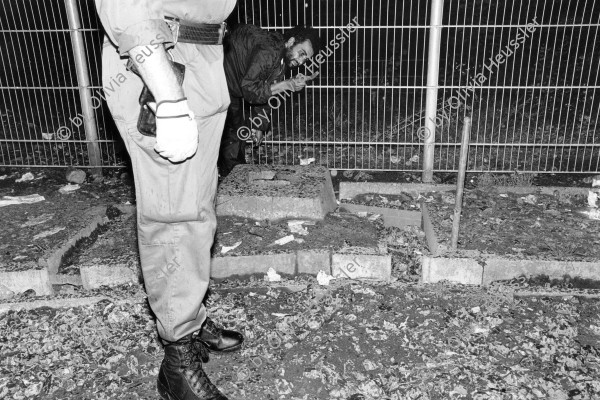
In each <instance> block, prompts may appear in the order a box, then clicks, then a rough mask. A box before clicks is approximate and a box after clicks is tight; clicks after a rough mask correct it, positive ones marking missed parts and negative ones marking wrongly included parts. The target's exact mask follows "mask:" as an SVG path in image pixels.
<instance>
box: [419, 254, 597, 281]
mask: <svg viewBox="0 0 600 400" xmlns="http://www.w3.org/2000/svg"><path fill="white" fill-rule="evenodd" d="M421 266H422V271H421V282H422V283H436V282H440V281H449V282H454V283H460V284H465V285H483V286H485V285H489V284H490V283H492V282H495V281H503V280H510V279H513V278H518V277H521V276H526V277H536V276H541V275H545V276H548V277H550V278H555V279H562V278H564V277H567V276H568V277H570V278H579V279H586V280H591V281H600V260H599V261H556V260H514V259H509V258H503V257H499V256H489V258H486V259H483V260H480V259H478V260H475V259H473V258H456V257H430V256H423V258H422V264H421Z"/></svg>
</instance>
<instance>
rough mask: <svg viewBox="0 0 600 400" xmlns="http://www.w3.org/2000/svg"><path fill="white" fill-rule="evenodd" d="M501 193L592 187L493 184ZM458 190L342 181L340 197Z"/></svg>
mask: <svg viewBox="0 0 600 400" xmlns="http://www.w3.org/2000/svg"><path fill="white" fill-rule="evenodd" d="M493 187H494V188H495V189H496V190H497V191H498V192H499V193H508V192H510V193H516V194H535V193H542V194H549V195H553V194H555V193H560V194H566V195H587V193H588V192H589V191H590V189H591V187H559V186H493ZM450 190H456V185H436V184H433V183H431V184H429V183H389V182H340V190H339V199H340V200H345V199H352V198H354V197H356V196H358V195H360V194H366V193H377V194H382V195H385V194H387V195H393V194H400V193H423V192H433V191H435V192H446V191H450Z"/></svg>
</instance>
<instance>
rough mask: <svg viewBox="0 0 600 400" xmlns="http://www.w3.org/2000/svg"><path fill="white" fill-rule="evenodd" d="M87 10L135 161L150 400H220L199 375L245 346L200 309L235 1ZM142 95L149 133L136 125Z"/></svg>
mask: <svg viewBox="0 0 600 400" xmlns="http://www.w3.org/2000/svg"><path fill="white" fill-rule="evenodd" d="M95 2H96V7H97V10H98V14H99V15H100V19H101V21H102V24H103V26H104V28H105V31H106V33H107V36H108V39H107V40H105V43H104V48H103V64H102V69H103V71H102V76H103V82H104V85H105V88H107V87H109V86H110V87H111V88H112V89H114V91H111V92H110V93H106V95H107V96H106V97H107V102H108V106H109V108H110V111H111V113H112V116H113V118H114V120H115V122H116V124H117V127H118V128H119V132H120V134H121V136H122V137H123V140H124V142H125V145H126V147H127V150H128V152H129V155H130V157H131V163H132V166H133V172H134V178H135V188H136V199H137V223H138V244H139V250H140V259H141V264H142V272H143V276H144V283H145V286H146V291H147V294H148V301H149V303H150V306H151V308H152V311H153V312H154V314H155V315H156V322H157V329H158V333H159V336H160V339H161V341H162V344H163V345H164V350H165V355H164V359H163V362H162V365H161V367H160V371H159V376H158V382H157V384H158V391H159V393H160V395H161V396H162V398H164V399H169V400H175V399H176V400H180V399H182V400H196V399H221V400H223V399H227V398H226V397H225V396H224V395H223V394H222V393H221V392H220V391H219V390H218V389H217V388H216V386H214V385H213V384H212V383H211V382H210V380H209V379H208V377H207V376H206V374H205V372H204V371H203V368H202V364H203V363H204V362H206V361H208V352H207V351H208V350H210V351H231V350H235V349H238V348H239V347H240V346H241V344H242V341H243V337H242V336H241V335H240V334H239V333H237V332H233V331H226V330H223V329H220V328H218V327H217V326H215V324H214V323H212V321H210V320H209V319H208V318H207V316H206V309H205V307H204V305H203V303H202V301H203V298H204V296H205V294H206V291H207V288H208V282H209V274H210V248H211V245H212V243H213V236H214V233H215V228H216V217H215V211H214V199H215V192H216V187H217V155H218V150H219V142H220V139H221V133H222V132H223V126H224V123H225V116H226V112H227V107H228V105H229V95H228V92H227V85H226V81H225V73H224V71H223V47H222V45H221V44H220V43H222V38H223V35H224V29H223V28H224V24H221V23H222V21H224V20H225V19H226V18H227V16H228V15H229V13H230V12H231V11H232V9H233V7H234V6H235V0H179V1H177V0H169V1H167V0H137V1H119V0H95ZM200 24H201V25H200ZM128 63H129V68H128ZM176 63H178V64H176ZM176 66H177V68H176ZM183 68H185V69H184V70H183ZM133 71H135V72H136V73H134V72H133ZM140 77H141V78H140ZM111 82H112V86H111ZM115 82H118V85H115V84H114V83H115ZM180 82H181V83H180ZM144 85H145V86H146V88H147V89H149V90H146V92H147V93H148V94H149V95H150V96H152V97H153V100H154V101H149V102H148V103H147V104H145V107H146V108H145V109H143V110H146V111H148V108H150V109H152V110H153V112H154V114H150V116H151V118H150V121H149V120H148V114H147V113H145V112H144V111H142V113H141V114H142V117H140V109H141V108H140V93H141V92H142V89H143V88H144ZM105 90H106V89H105ZM154 115H155V117H154ZM144 118H145V119H144Z"/></svg>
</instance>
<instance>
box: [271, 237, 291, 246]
mask: <svg viewBox="0 0 600 400" xmlns="http://www.w3.org/2000/svg"><path fill="white" fill-rule="evenodd" d="M294 239H295V238H294V235H289V236H284V237H282V238H281V239H277V240H276V241H275V242H273V244H278V245H280V246H283V245H284V244H286V243H289V242H293V241H294Z"/></svg>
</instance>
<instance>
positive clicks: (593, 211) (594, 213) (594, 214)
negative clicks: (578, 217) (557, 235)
mask: <svg viewBox="0 0 600 400" xmlns="http://www.w3.org/2000/svg"><path fill="white" fill-rule="evenodd" d="M577 212H578V213H580V214H583V215H585V216H587V217H588V218H589V219H595V220H600V208H594V207H585V208H582V209H580V210H577Z"/></svg>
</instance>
